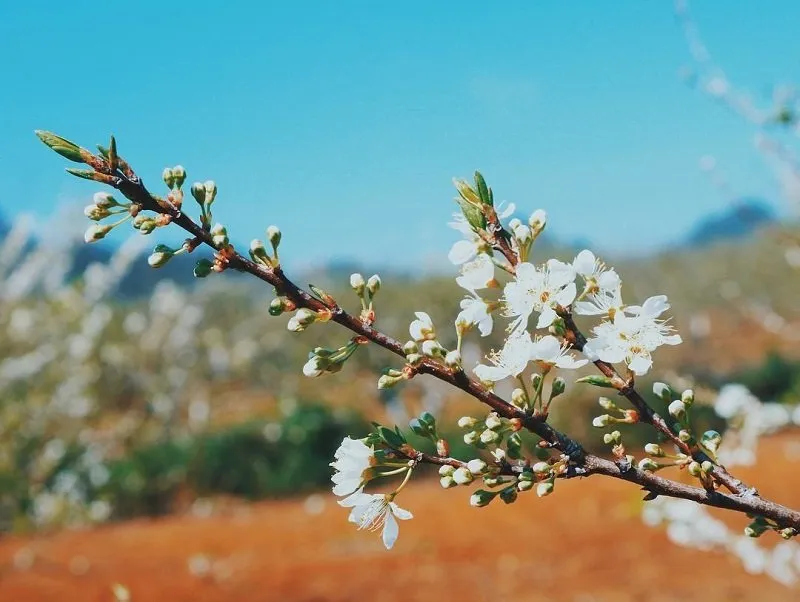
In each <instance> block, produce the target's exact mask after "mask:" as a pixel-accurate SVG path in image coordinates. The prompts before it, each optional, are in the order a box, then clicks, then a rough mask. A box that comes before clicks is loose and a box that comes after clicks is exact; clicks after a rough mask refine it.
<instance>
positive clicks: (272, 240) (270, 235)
mask: <svg viewBox="0 0 800 602" xmlns="http://www.w3.org/2000/svg"><path fill="white" fill-rule="evenodd" d="M267 240H268V241H269V244H271V245H272V248H273V249H276V250H277V248H278V245H279V244H281V231H280V230H279V229H278V226H270V227H269V228H267Z"/></svg>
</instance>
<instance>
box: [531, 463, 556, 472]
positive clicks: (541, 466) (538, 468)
mask: <svg viewBox="0 0 800 602" xmlns="http://www.w3.org/2000/svg"><path fill="white" fill-rule="evenodd" d="M551 470H552V469H551V468H550V464H548V463H547V462H537V463H536V464H534V465H533V472H534V473H536V474H538V475H542V474H550V471H551Z"/></svg>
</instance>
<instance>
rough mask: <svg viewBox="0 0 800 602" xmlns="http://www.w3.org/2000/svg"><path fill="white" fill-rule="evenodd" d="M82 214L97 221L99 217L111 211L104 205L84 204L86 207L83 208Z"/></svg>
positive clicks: (109, 213)
mask: <svg viewBox="0 0 800 602" xmlns="http://www.w3.org/2000/svg"><path fill="white" fill-rule="evenodd" d="M83 214H84V215H85V216H86V217H88V218H89V219H90V220H92V221H95V222H98V221H100V220H101V219H103V218H106V217H108V216H109V215H111V212H110V211H109V210H108V209H106V208H104V207H98V206H97V205H86V207H84V208H83Z"/></svg>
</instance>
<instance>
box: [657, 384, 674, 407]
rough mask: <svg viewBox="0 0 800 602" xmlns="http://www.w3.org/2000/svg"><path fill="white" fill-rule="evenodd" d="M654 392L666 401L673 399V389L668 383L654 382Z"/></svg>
mask: <svg viewBox="0 0 800 602" xmlns="http://www.w3.org/2000/svg"><path fill="white" fill-rule="evenodd" d="M653 394H654V395H656V396H658V397H660V398H661V399H663V400H664V403H670V402H671V401H672V389H670V388H669V385H667V384H666V383H660V382H655V383H653Z"/></svg>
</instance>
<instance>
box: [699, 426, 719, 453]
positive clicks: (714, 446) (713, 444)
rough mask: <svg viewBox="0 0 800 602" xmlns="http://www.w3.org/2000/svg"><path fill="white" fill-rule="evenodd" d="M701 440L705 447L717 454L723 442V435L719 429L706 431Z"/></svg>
mask: <svg viewBox="0 0 800 602" xmlns="http://www.w3.org/2000/svg"><path fill="white" fill-rule="evenodd" d="M700 442H701V443H702V444H703V447H705V448H706V449H708V450H709V451H711V453H714V454H716V453H717V450H718V449H719V446H720V444H721V443H722V435H720V434H719V433H718V432H717V431H706V432H705V433H703V436H702V438H701V440H700Z"/></svg>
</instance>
